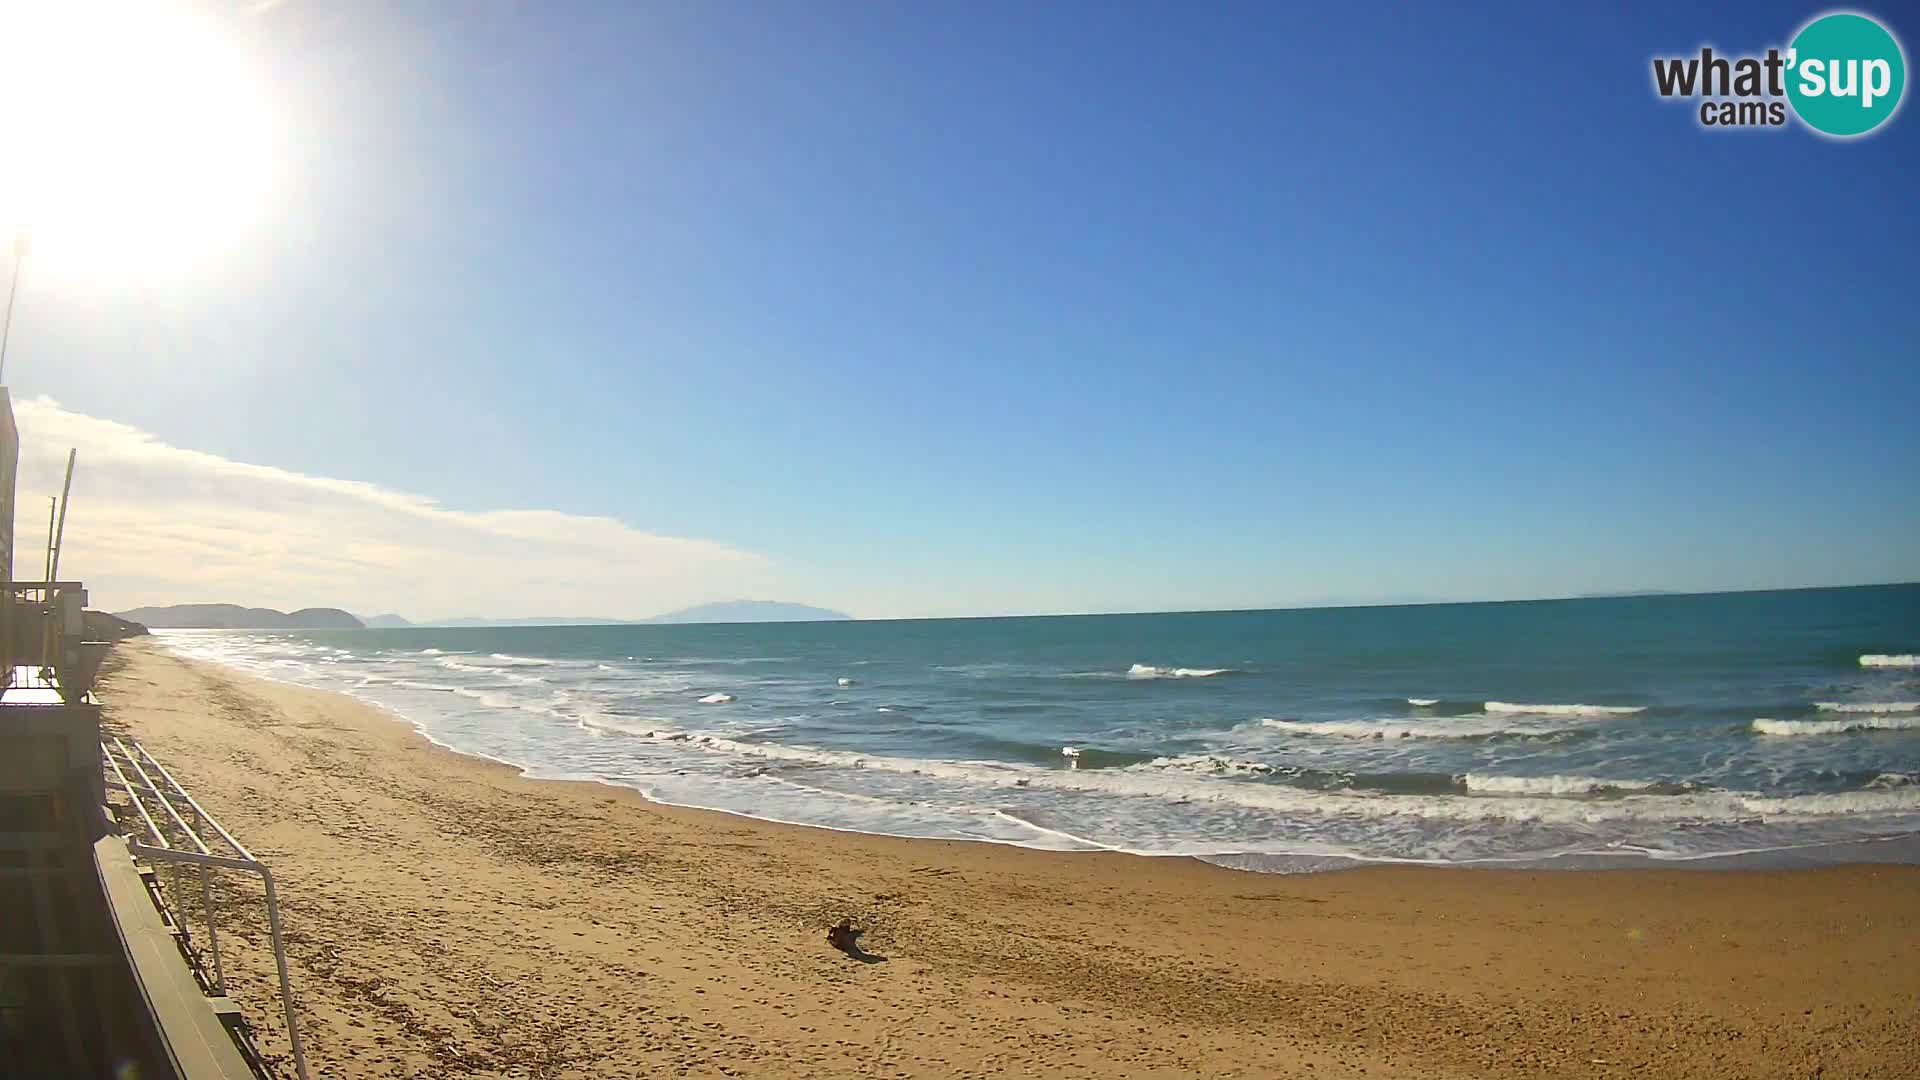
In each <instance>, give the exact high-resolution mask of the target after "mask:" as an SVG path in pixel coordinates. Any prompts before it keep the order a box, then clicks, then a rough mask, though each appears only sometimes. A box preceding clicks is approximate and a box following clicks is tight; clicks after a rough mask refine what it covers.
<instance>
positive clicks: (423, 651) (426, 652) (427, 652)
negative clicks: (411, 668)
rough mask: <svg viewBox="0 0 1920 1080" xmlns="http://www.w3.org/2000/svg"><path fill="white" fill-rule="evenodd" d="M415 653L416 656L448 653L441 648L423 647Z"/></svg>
mask: <svg viewBox="0 0 1920 1080" xmlns="http://www.w3.org/2000/svg"><path fill="white" fill-rule="evenodd" d="M415 655H416V656H445V655H446V653H445V651H443V650H441V649H421V650H420V651H419V652H418V653H416V654H415Z"/></svg>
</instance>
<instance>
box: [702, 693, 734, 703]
mask: <svg viewBox="0 0 1920 1080" xmlns="http://www.w3.org/2000/svg"><path fill="white" fill-rule="evenodd" d="M732 701H733V695H732V694H708V695H707V696H706V697H703V698H701V699H700V704H702V705H726V704H729V703H730V702H732Z"/></svg>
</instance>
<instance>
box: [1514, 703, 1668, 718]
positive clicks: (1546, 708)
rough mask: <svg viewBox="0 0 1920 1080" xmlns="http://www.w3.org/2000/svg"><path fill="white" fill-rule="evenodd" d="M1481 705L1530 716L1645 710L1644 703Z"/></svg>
mask: <svg viewBox="0 0 1920 1080" xmlns="http://www.w3.org/2000/svg"><path fill="white" fill-rule="evenodd" d="M1482 707H1483V708H1485V709H1486V711H1488V712H1490V713H1526V714H1529V715H1532V716H1631V715H1633V714H1634V713H1637V712H1645V711H1646V710H1647V707H1646V706H1645V705H1516V704H1514V703H1513V702H1511V701H1489V702H1487V703H1486V705H1484V706H1482Z"/></svg>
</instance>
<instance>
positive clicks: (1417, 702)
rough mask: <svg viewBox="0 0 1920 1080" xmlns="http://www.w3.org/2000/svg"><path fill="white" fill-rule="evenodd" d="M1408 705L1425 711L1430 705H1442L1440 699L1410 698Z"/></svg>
mask: <svg viewBox="0 0 1920 1080" xmlns="http://www.w3.org/2000/svg"><path fill="white" fill-rule="evenodd" d="M1407 704H1409V705H1412V706H1415V707H1417V708H1421V709H1424V708H1426V707H1427V706H1429V705H1438V704H1440V699H1439V698H1437V697H1410V698H1408V699H1407Z"/></svg>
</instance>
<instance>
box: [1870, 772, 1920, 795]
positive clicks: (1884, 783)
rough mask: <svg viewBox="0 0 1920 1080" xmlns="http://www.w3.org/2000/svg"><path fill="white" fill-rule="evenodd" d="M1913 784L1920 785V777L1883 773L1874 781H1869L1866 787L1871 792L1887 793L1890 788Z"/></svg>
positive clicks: (1907, 774)
mask: <svg viewBox="0 0 1920 1080" xmlns="http://www.w3.org/2000/svg"><path fill="white" fill-rule="evenodd" d="M1912 784H1920V775H1916V774H1914V773H1899V772H1883V773H1881V774H1880V775H1879V776H1876V777H1874V778H1873V779H1872V780H1869V781H1867V783H1866V785H1865V786H1866V788H1867V790H1869V791H1886V790H1888V789H1890V788H1901V787H1907V786H1909V785H1912Z"/></svg>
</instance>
